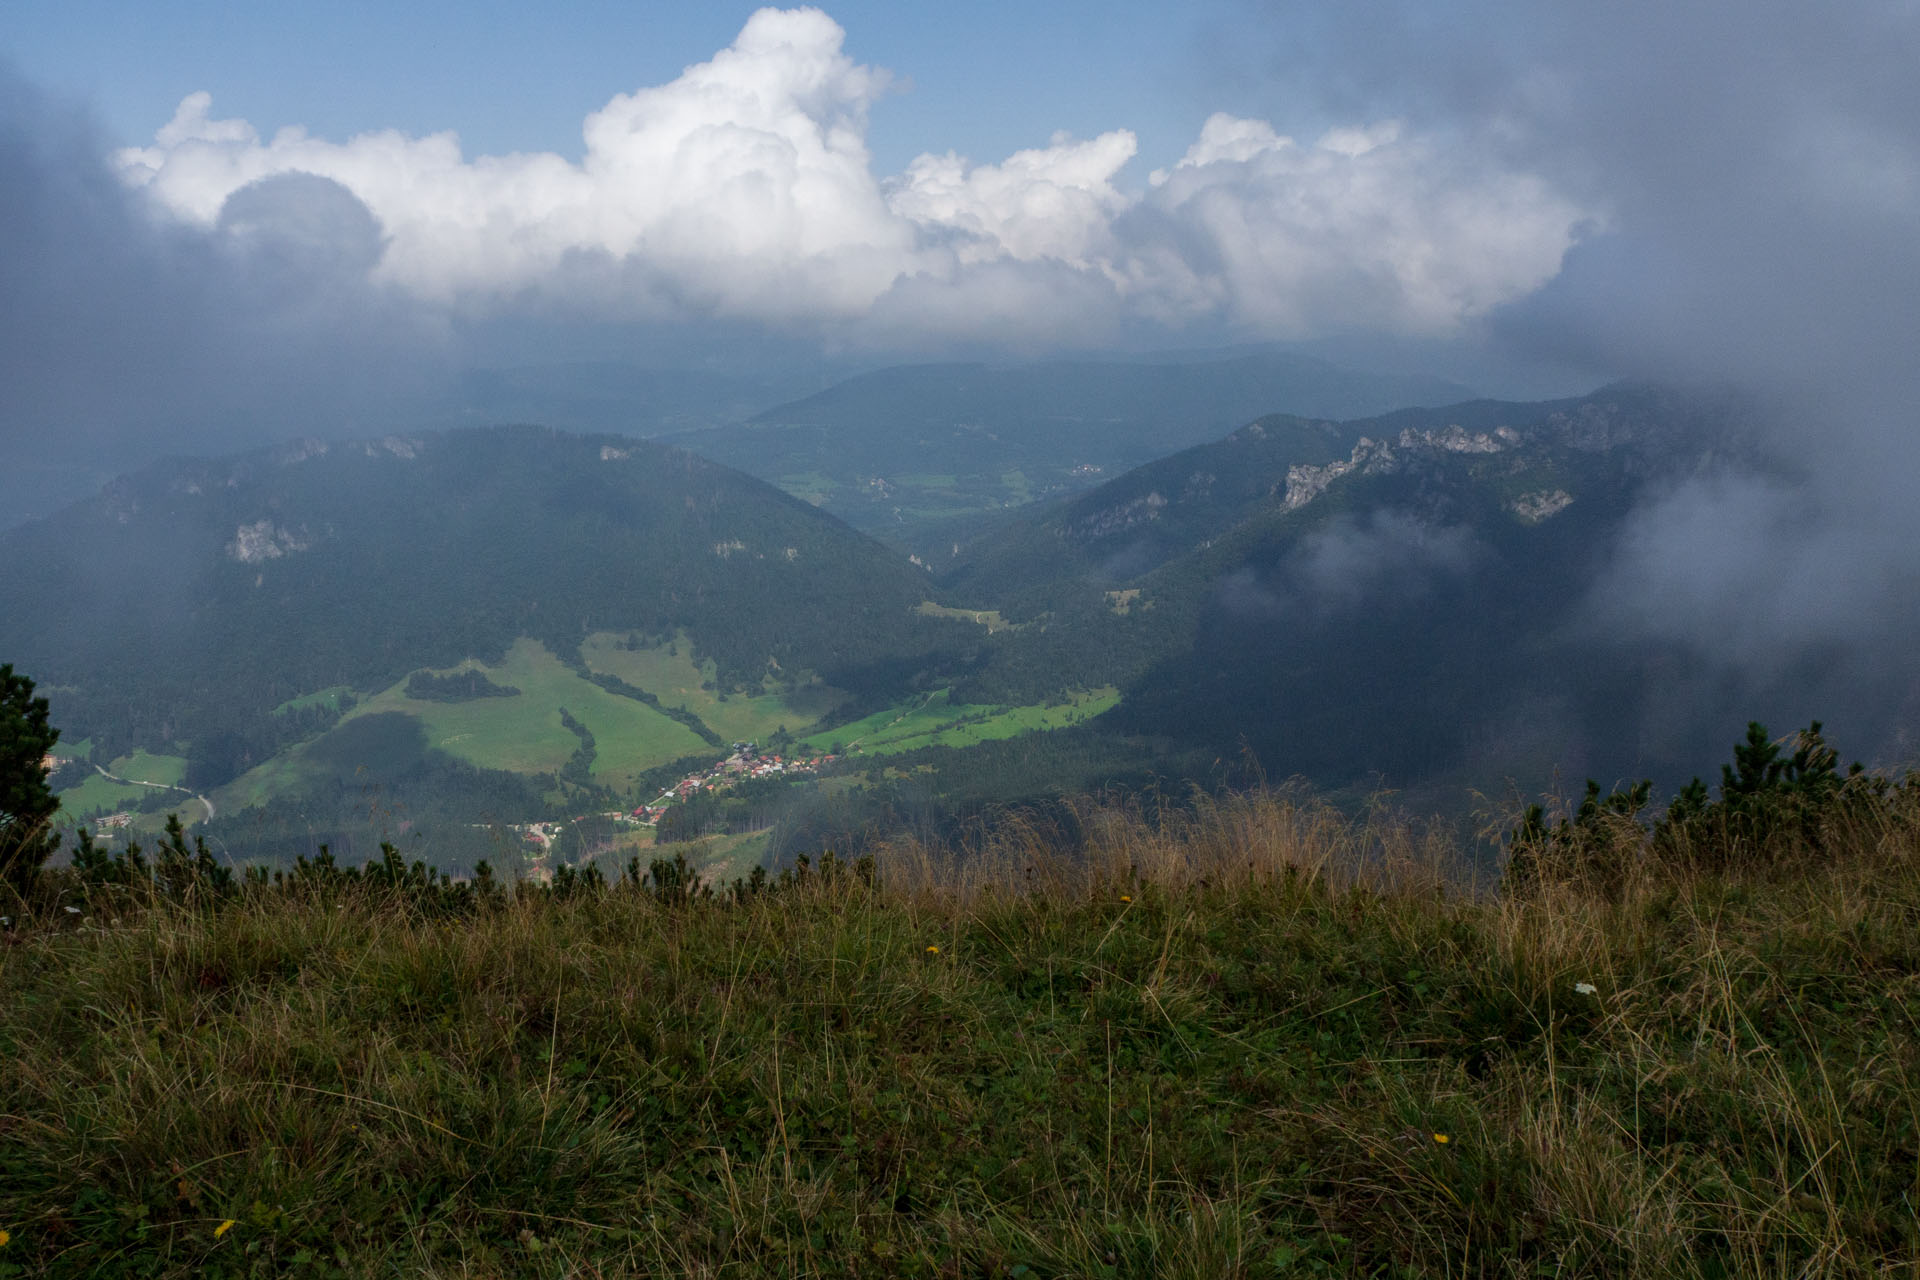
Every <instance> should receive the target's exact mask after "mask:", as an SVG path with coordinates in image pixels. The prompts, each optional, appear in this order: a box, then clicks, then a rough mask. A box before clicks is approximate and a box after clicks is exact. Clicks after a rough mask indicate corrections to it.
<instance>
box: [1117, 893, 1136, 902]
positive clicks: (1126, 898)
mask: <svg viewBox="0 0 1920 1280" xmlns="http://www.w3.org/2000/svg"><path fill="white" fill-rule="evenodd" d="M1120 901H1122V902H1132V901H1133V899H1132V898H1129V897H1128V896H1127V895H1126V894H1124V893H1123V894H1121V895H1120Z"/></svg>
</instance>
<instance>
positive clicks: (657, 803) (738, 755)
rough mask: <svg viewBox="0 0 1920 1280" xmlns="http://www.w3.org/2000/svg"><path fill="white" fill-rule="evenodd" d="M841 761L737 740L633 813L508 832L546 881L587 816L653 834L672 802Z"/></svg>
mask: <svg viewBox="0 0 1920 1280" xmlns="http://www.w3.org/2000/svg"><path fill="white" fill-rule="evenodd" d="M840 759H841V757H840V756H839V755H836V754H833V753H825V754H819V755H810V756H783V755H780V754H778V753H777V752H769V753H765V754H763V753H762V752H761V751H760V748H759V746H758V745H757V744H755V743H752V742H736V743H734V744H732V751H731V754H729V755H728V756H726V757H725V758H724V759H722V760H719V761H717V762H716V763H714V764H713V765H712V766H711V767H709V768H707V769H705V770H703V771H700V772H696V773H690V774H688V775H686V776H685V777H684V778H681V779H680V780H679V781H678V782H675V783H674V784H673V785H672V786H669V787H667V788H665V789H664V790H662V791H661V792H660V794H659V795H657V796H655V797H654V798H653V800H651V801H650V802H648V803H646V804H642V805H638V806H636V807H635V808H633V809H612V810H608V811H607V812H605V813H599V814H580V815H577V816H575V817H573V818H570V819H554V820H549V821H545V822H523V823H517V824H514V825H513V826H512V827H511V828H510V829H511V830H512V831H513V832H514V833H515V834H516V835H517V836H519V838H520V840H521V842H522V843H523V844H524V845H525V854H526V857H527V861H528V865H527V874H528V876H529V877H531V878H532V879H535V880H538V881H542V882H544V881H548V880H551V879H552V877H553V862H552V854H553V848H554V844H555V843H556V842H557V841H558V840H559V838H560V835H561V833H562V832H563V831H564V830H565V829H566V828H567V827H569V826H571V825H575V824H578V823H582V822H585V821H587V819H588V818H589V817H597V818H600V819H603V820H605V821H607V822H609V823H610V824H611V825H612V826H613V827H614V828H615V829H618V830H624V831H629V832H638V831H642V830H652V829H656V828H658V827H659V825H660V820H661V819H662V818H663V817H665V816H666V814H667V811H668V810H669V809H671V808H672V807H673V806H674V805H675V804H684V803H685V802H687V801H688V800H691V799H692V798H693V797H694V796H696V795H699V794H701V793H703V792H704V793H709V794H710V793H713V792H718V791H724V790H726V789H727V788H729V787H731V786H733V785H735V784H736V783H741V782H747V781H755V780H761V779H768V778H810V777H813V776H815V775H816V774H818V773H819V772H820V770H821V769H823V768H825V767H826V766H828V765H831V764H835V763H838V762H839V760H840Z"/></svg>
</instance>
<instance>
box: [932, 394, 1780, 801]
mask: <svg viewBox="0 0 1920 1280" xmlns="http://www.w3.org/2000/svg"><path fill="white" fill-rule="evenodd" d="M1737 420H1738V415H1737V413H1735V412H1733V411H1732V409H1731V407H1730V406H1729V405H1727V404H1724V403H1720V402H1716V401H1713V400H1711V399H1703V398H1697V397H1691V396H1682V395H1678V394H1676V393H1672V392H1668V391H1663V390H1659V389H1655V388H1647V387H1631V386H1620V387H1611V388H1606V389H1604V390H1602V391H1600V392H1596V393H1594V394H1593V395H1590V396H1584V397H1579V398H1576V399H1571V400H1565V401H1555V402H1545V403H1536V404H1521V403H1503V402H1496V401H1479V402H1471V403H1467V404H1462V405H1456V406H1450V407H1448V408H1444V409H1439V410H1406V411H1402V412H1398V413H1394V414H1389V415H1385V416H1382V417H1380V418H1376V419H1371V420H1365V421H1358V422H1347V423H1337V424H1336V423H1328V422H1313V421H1308V420H1303V419H1298V418H1291V417H1284V416H1281V417H1269V418H1266V419H1263V420H1261V421H1259V422H1257V423H1253V424H1249V425H1248V426H1247V427H1244V428H1242V429H1240V430H1238V431H1236V432H1233V433H1232V434H1230V435H1228V436H1227V437H1226V438H1224V439H1222V440H1218V441H1215V442H1213V443H1211V444H1207V445H1202V446H1198V447H1196V448H1193V449H1189V450H1185V451H1183V452H1181V453H1178V454H1175V455H1173V456H1171V457H1168V458H1164V459H1161V460H1159V461H1157V462H1154V463H1150V464H1148V465H1146V466H1144V467H1141V468H1138V469H1136V470H1135V471H1133V472H1130V473H1128V474H1127V475H1125V476H1122V477H1120V478H1118V479H1116V480H1114V481H1111V482H1109V483H1108V484H1106V485H1103V486H1101V487H1100V488H1099V489H1096V490H1094V491H1093V492H1091V493H1087V494H1083V495H1079V496H1077V497H1075V498H1072V499H1069V500H1066V501H1063V502H1058V503H1054V504H1050V505H1049V506H1048V507H1047V508H1045V509H1044V510H1040V511H1035V512H1033V513H1030V514H1024V515H1022V516H1018V517H1012V518H1009V519H1008V520H1007V521H1006V522H1005V524H1004V525H1003V527H1001V528H999V529H997V530H993V531H990V532H989V533H987V534H986V535H983V536H982V537H981V538H979V539H977V540H976V541H975V542H973V543H971V544H963V545H961V546H960V547H958V548H957V549H956V550H955V552H954V554H953V557H952V563H951V564H950V565H949V566H944V567H942V572H941V573H940V574H938V575H937V582H938V584H939V590H940V592H941V594H942V597H943V598H945V599H948V600H951V601H953V602H955V603H962V604H970V605H974V606H977V607H978V606H983V605H985V604H986V603H988V602H991V603H992V605H993V606H994V607H995V608H997V609H998V610H999V611H1000V612H1001V614H1002V615H1003V616H1004V617H1005V619H1006V620H1007V623H1008V625H1009V627H1010V628H1011V629H1013V630H1012V635H1013V637H1014V638H1013V639H1010V640H1009V642H1008V651H1007V652H1006V653H1005V654H1003V655H1002V656H1001V660H1000V661H999V663H998V664H997V665H996V666H995V668H993V669H992V670H991V671H990V672H988V673H987V675H986V677H985V678H987V679H991V680H994V681H997V682H999V687H1000V688H1001V689H1004V690H1006V691H1007V694H1006V696H1012V694H1013V692H1014V691H1016V690H1018V689H1020V688H1021V686H1020V683H1019V681H1020V679H1021V676H1022V674H1023V673H1031V677H1032V679H1033V680H1035V681H1044V680H1045V678H1046V675H1045V673H1047V672H1049V671H1052V670H1056V669H1059V668H1061V667H1062V666H1071V667H1072V669H1074V670H1077V671H1079V672H1082V673H1084V675H1083V678H1085V679H1087V680H1088V681H1089V682H1111V683H1113V684H1116V685H1118V686H1119V687H1120V688H1121V690H1122V699H1121V703H1120V705H1119V706H1118V707H1117V708H1116V709H1115V710H1114V711H1112V712H1110V713H1109V714H1108V715H1107V716H1106V717H1103V719H1102V721H1101V722H1100V724H1101V725H1102V726H1103V727H1104V729H1105V731H1107V732H1120V733H1135V734H1137V733H1149V734H1154V735H1160V736H1167V737H1172V738H1174V739H1176V740H1183V741H1188V742H1192V743H1194V744H1197V745H1203V746H1205V747H1207V748H1208V749H1211V750H1222V749H1229V748H1233V747H1235V746H1238V747H1240V748H1244V749H1247V750H1250V751H1252V752H1253V753H1254V755H1255V757H1256V758H1257V759H1258V760H1259V762H1260V764H1261V766H1262V767H1263V768H1264V769H1267V770H1269V771H1271V772H1274V773H1278V774H1282V775H1284V774H1289V773H1304V774H1307V775H1309V776H1311V777H1313V778H1315V779H1316V780H1319V781H1321V782H1323V783H1327V784H1333V785H1341V784H1347V783H1351V782H1354V781H1355V780H1357V779H1360V778H1364V777H1366V776H1369V775H1376V774H1377V775H1382V776H1385V777H1388V778H1391V779H1393V780H1394V781H1395V782H1396V784H1400V785H1404V784H1405V783H1406V782H1408V781H1412V780H1418V779H1421V778H1428V777H1433V776H1436V775H1438V774H1442V773H1445V774H1449V775H1452V776H1463V777H1464V776H1481V777H1484V776H1492V777H1497V776H1500V775H1501V774H1502V773H1505V774H1508V775H1509V776H1511V775H1512V774H1515V773H1528V772H1530V771H1532V770H1534V769H1536V768H1538V767H1541V766H1542V765H1543V763H1546V764H1550V763H1553V762H1555V761H1558V762H1562V763H1566V762H1572V763H1573V764H1574V767H1579V765H1580V762H1583V761H1589V760H1592V761H1610V762H1619V763H1621V764H1623V765H1624V764H1626V763H1628V762H1631V761H1634V760H1639V761H1641V762H1642V763H1643V764H1645V765H1646V766H1647V767H1649V768H1653V769H1655V771H1657V770H1658V767H1659V766H1661V765H1662V764H1664V763H1665V762H1666V760H1667V759H1668V756H1669V754H1671V756H1672V757H1673V758H1676V759H1677V758H1679V757H1680V756H1682V755H1684V750H1685V748H1687V747H1689V746H1691V744H1692V741H1693V739H1692V738H1686V739H1685V741H1676V742H1675V743H1673V744H1672V749H1671V752H1670V753H1669V751H1668V749H1667V747H1666V746H1665V745H1662V744H1660V743H1657V742H1650V740H1648V739H1646V738H1645V736H1644V735H1643V734H1642V732H1641V730H1642V728H1643V725H1642V723H1641V712H1642V710H1643V706H1642V704H1641V702H1640V700H1639V699H1638V698H1630V699H1623V698H1622V697H1621V696H1620V693H1621V690H1622V689H1638V688H1641V687H1643V686H1646V685H1647V684H1648V682H1649V675H1648V672H1649V670H1650V669H1666V670H1669V671H1671V670H1673V669H1675V668H1674V663H1675V662H1676V661H1677V659H1676V657H1675V655H1673V654H1667V653H1654V652H1651V651H1649V650H1647V649H1645V648H1644V647H1639V648H1636V647H1633V646H1623V645H1615V644H1612V643H1611V642H1610V641H1609V640H1608V639H1607V638H1606V637H1605V636H1603V635H1598V634H1596V633H1595V632H1594V631H1593V630H1591V629H1590V628H1587V627H1585V626H1583V624H1582V623H1581V619H1582V617H1583V611H1584V609H1585V608H1586V602H1587V600H1588V598H1589V595H1590V593H1591V592H1592V590H1593V588H1594V585H1595V583H1596V581H1597V578H1598V576H1599V575H1600V573H1601V572H1602V571H1603V570H1604V568H1605V566H1606V565H1607V564H1608V562H1609V557H1610V556H1611V554H1612V552H1613V548H1614V544H1615V540H1616V539H1617V537H1618V536H1619V534H1620V531H1621V529H1622V527H1623V523H1624V521H1625V520H1626V518H1627V516H1628V513H1629V512H1630V511H1631V510H1632V509H1633V508H1634V504H1635V503H1636V502H1637V501H1638V500H1640V499H1641V498H1642V497H1643V496H1644V495H1645V494H1646V493H1647V492H1648V486H1650V485H1655V484H1661V483H1668V482H1673V481H1677V480H1678V479H1680V478H1682V477H1684V476H1685V475H1687V474H1690V473H1692V472H1693V471H1694V470H1695V469H1698V468H1702V467H1710V466H1712V465H1715V460H1716V459H1718V458H1721V457H1723V456H1725V455H1727V453H1728V452H1729V451H1730V450H1732V451H1738V450H1740V449H1741V448H1743V446H1742V445H1741V444H1740V441H1739V433H1738V430H1737V425H1736V424H1737ZM1649 663H1651V664H1653V666H1652V668H1649V667H1648V664H1649ZM1663 664H1664V667H1663ZM1546 708H1553V709H1554V712H1555V715H1554V716H1553V717H1551V720H1552V723H1553V724H1554V725H1555V726H1557V728H1556V730H1555V731H1556V732H1559V733H1561V735H1562V736H1561V737H1560V739H1559V740H1557V741H1551V742H1548V741H1543V740H1542V739H1541V738H1540V737H1539V736H1538V734H1537V733H1536V732H1535V726H1536V725H1539V724H1544V723H1546V722H1547V721H1548V719H1549V717H1547V716H1546V715H1545V714H1544V710H1545V709H1546ZM1720 728H1721V726H1717V725H1716V726H1714V727H1713V729H1711V730H1703V731H1702V732H1706V733H1710V732H1713V731H1718V730H1719V729H1720ZM1476 770H1477V771H1479V772H1478V773H1476Z"/></svg>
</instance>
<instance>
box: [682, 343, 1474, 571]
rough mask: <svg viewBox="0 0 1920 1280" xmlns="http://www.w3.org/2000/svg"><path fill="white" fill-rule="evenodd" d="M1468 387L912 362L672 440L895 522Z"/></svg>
mask: <svg viewBox="0 0 1920 1280" xmlns="http://www.w3.org/2000/svg"><path fill="white" fill-rule="evenodd" d="M1471 395H1472V393H1471V392H1470V391H1468V390H1467V389H1466V388H1464V387H1461V386H1458V385H1456V384H1453V383H1449V382H1446V381H1443V380H1441V379H1438V378H1427V377H1413V376H1401V375H1381V374H1368V373H1358V372H1355V371H1353V370H1350V369H1343V368H1340V367H1339V366H1337V365H1332V364H1328V363H1327V362H1325V361H1322V360H1316V359H1313V358H1311V357H1306V356H1298V355H1288V354H1282V353H1274V352H1264V353H1258V354H1252V355H1243V356H1237V357H1234V358H1230V359H1207V358H1204V357H1203V356H1201V355H1197V354H1196V355H1191V356H1186V357H1183V358H1181V359H1173V358H1171V357H1161V358H1147V359H1142V360H1137V361H1078V362H1068V361H1059V362H1052V363H1046V364H1032V365H1019V366H1012V367H1004V368H1003V367H994V366H989V365H984V364H938V365H910V366H902V367H900V368H894V369H884V370H881V371H879V372H877V373H870V374H865V375H862V376H860V377H856V378H852V379H849V380H848V381H846V382H843V383H840V384H839V385H837V386H834V387H831V388H829V389H827V390H825V391H822V392H820V393H819V394H818V395H813V396H809V397H807V398H806V399H803V400H796V401H794V402H793V403H791V404H785V405H781V406H780V407H778V408H775V409H769V410H767V411H766V412H764V413H761V414H759V415H757V416H756V417H754V418H753V419H751V420H750V421H748V422H746V423H743V424H740V425H736V426H730V427H721V428H717V429H714V430H709V431H699V432H690V433H686V434H683V435H678V436H676V437H674V438H675V439H676V441H677V442H679V443H681V444H684V445H686V447H688V448H689V449H692V450H693V451H695V452H696V453H700V454H702V455H704V456H706V457H710V458H714V459H716V460H718V461H721V462H725V463H726V464H728V465H729V466H735V467H739V468H740V469H741V470H743V471H746V472H748V473H750V474H752V475H757V476H760V477H761V478H763V479H766V480H770V481H772V482H773V483H775V484H778V485H779V486H780V487H782V488H783V489H786V490H787V491H788V492H789V493H793V494H796V495H799V496H801V497H804V498H807V499H808V500H809V501H812V502H816V503H818V504H819V505H821V506H822V507H824V508H825V509H826V510H828V511H832V512H833V513H834V514H836V515H839V516H841V517H843V518H844V519H846V520H847V521H848V522H849V523H851V524H853V525H855V526H856V527H858V528H862V529H868V530H872V531H874V532H876V533H880V534H882V535H890V534H894V533H898V532H899V531H902V530H905V529H908V528H911V527H917V526H922V525H925V524H926V523H928V522H936V521H940V520H950V519H953V518H955V517H963V516H967V515H970V514H976V513H980V512H987V511H997V510H1001V509H1004V508H1007V507H1013V506H1019V505H1022V504H1024V503H1026V502H1029V501H1032V500H1034V499H1036V498H1042V497H1046V496H1049V495H1053V494H1059V493H1067V492H1071V491H1074V490H1078V489H1085V488H1090V487H1092V486H1093V485H1096V484H1098V483H1100V482H1101V481H1102V480H1103V479H1107V478H1110V477H1112V476H1114V475H1117V474H1119V473H1120V472H1122V471H1124V470H1126V469H1127V468H1129V467H1132V466H1137V465H1139V464H1140V463H1143V462H1146V461H1149V460H1151V459H1153V458H1158V457H1163V456H1165V455H1166V454H1168V453H1171V452H1174V451H1176V450H1179V449H1183V448H1186V447H1188V446H1189V445H1193V444H1198V443H1200V442H1203V441H1207V440H1212V439H1215V438H1217V437H1218V436H1219V435H1220V434H1221V433H1223V432H1225V431H1227V430H1230V429H1231V428H1233V427H1236V426H1239V425H1240V424H1242V423H1245V422H1247V421H1249V420H1251V419H1254V418H1257V417H1260V416H1261V415H1263V414H1269V413H1274V412H1276V411H1284V412H1288V413H1296V414H1300V415H1302V416H1307V417H1320V418H1358V417H1366V416H1371V415H1373V414H1378V413H1383V412H1385V411H1387V410H1389V409H1397V408H1400V407H1403V406H1406V405H1436V404H1451V403H1456V402H1458V401H1461V400H1465V399H1468V398H1469V397H1470V396H1471Z"/></svg>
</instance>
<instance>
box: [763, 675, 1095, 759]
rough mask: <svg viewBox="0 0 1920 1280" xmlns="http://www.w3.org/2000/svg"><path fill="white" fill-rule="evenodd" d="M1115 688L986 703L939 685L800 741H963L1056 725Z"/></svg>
mask: <svg viewBox="0 0 1920 1280" xmlns="http://www.w3.org/2000/svg"><path fill="white" fill-rule="evenodd" d="M1119 701H1120V693H1119V690H1117V689H1113V688H1106V689H1095V690H1092V691H1090V692H1086V693H1076V694H1072V695H1070V696H1068V697H1067V698H1066V699H1065V700H1064V701H1063V702H1062V703H1061V704H1060V705H1058V706H1051V707H1049V706H1039V705H1035V706H1024V707H991V706H971V705H968V704H964V703H961V704H956V703H954V702H952V701H951V700H950V699H949V697H948V693H947V690H945V689H941V690H938V691H936V692H934V693H931V694H928V695H927V696H926V697H924V698H920V699H918V700H916V701H914V702H910V703H906V704H903V705H901V706H897V707H890V708H888V709H887V710H885V711H878V712H875V713H874V714H873V715H870V716H868V717H866V718H865V719H862V720H855V721H852V722H850V723H848V724H843V725H840V726H838V727H837V728H834V729H830V730H827V731H825V732H822V733H816V734H814V735H812V736H811V737H808V738H806V739H804V740H803V741H802V743H801V745H802V746H804V747H805V748H806V749H808V750H810V751H825V750H827V749H828V748H829V747H830V746H832V745H833V744H834V743H839V744H841V745H842V746H843V747H845V748H846V749H847V750H849V751H853V750H859V751H862V752H865V753H867V754H869V755H889V754H894V753H898V752H901V751H916V750H918V749H920V748H922V747H968V746H972V745H974V744H975V743H979V742H990V741H993V740H995V739H998V738H1013V737H1018V736H1019V735H1020V734H1023V733H1033V732H1035V731H1037V730H1043V729H1062V728H1065V727H1066V726H1068V725H1070V724H1077V723H1079V722H1080V721H1082V720H1085V719H1088V718H1090V717H1092V716H1097V715H1099V714H1100V713H1101V712H1102V711H1106V710H1108V709H1109V708H1111V707H1113V706H1115V705H1117V704H1118V703H1119Z"/></svg>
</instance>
